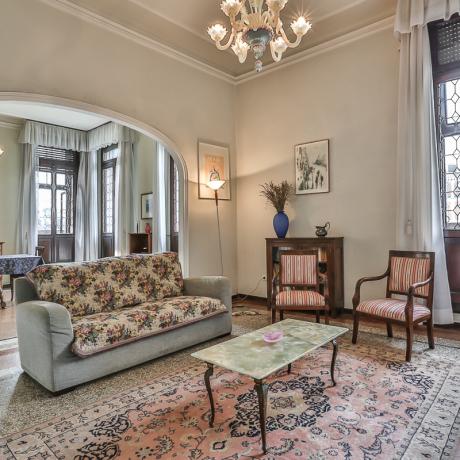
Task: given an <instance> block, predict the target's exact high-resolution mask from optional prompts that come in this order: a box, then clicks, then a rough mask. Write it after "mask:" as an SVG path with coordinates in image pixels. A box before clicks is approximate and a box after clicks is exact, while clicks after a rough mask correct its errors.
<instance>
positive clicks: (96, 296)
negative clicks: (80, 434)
mask: <svg viewBox="0 0 460 460" xmlns="http://www.w3.org/2000/svg"><path fill="white" fill-rule="evenodd" d="M16 301H17V303H18V306H17V328H18V339H19V353H20V358H21V365H22V367H23V369H24V370H25V371H26V372H27V373H28V374H29V375H30V376H32V377H33V378H34V379H35V380H37V381H38V382H39V383H41V384H42V385H43V386H44V387H46V388H47V389H49V390H50V391H53V392H56V391H61V390H63V389H66V388H69V387H72V386H75V385H78V384H80V383H83V382H87V381H90V380H93V379H95V378H98V377H101V376H103V375H107V374H110V373H112V372H116V371H119V370H121V369H125V368H127V367H131V366H134V365H136V364H139V363H142V362H145V361H148V360H151V359H153V358H156V357H159V356H162V355H164V354H167V353H171V352H173V351H177V350H179V349H181V348H184V347H187V346H190V345H194V344H196V343H199V342H203V341H205V340H209V339H211V338H214V337H218V336H222V335H225V334H229V333H230V332H231V288H230V282H229V280H228V279H227V278H223V277H203V278H194V279H185V280H184V279H183V278H182V271H181V267H180V263H179V261H178V258H177V255H176V254H174V253H163V254H154V255H132V256H126V257H114V258H108V259H101V260H98V261H95V262H85V263H75V264H51V265H42V266H40V267H37V268H35V269H34V270H32V271H31V272H29V273H28V274H27V278H22V279H19V280H17V281H16Z"/></svg>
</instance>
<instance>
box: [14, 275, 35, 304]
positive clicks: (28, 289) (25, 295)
mask: <svg viewBox="0 0 460 460" xmlns="http://www.w3.org/2000/svg"><path fill="white" fill-rule="evenodd" d="M14 298H15V300H16V304H20V303H24V302H28V301H29V300H38V296H37V292H36V291H35V286H34V284H33V283H32V282H31V281H29V280H28V279H27V278H25V277H24V278H17V279H15V280H14Z"/></svg>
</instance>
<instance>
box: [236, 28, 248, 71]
mask: <svg viewBox="0 0 460 460" xmlns="http://www.w3.org/2000/svg"><path fill="white" fill-rule="evenodd" d="M249 48H250V47H249V45H248V44H247V43H246V42H245V41H244V40H243V38H242V35H241V33H239V34H238V35H237V37H236V40H235V43H234V44H233V45H232V50H233V52H234V53H235V54H236V55H237V56H238V60H239V61H240V63H241V64H242V63H243V62H244V61H246V57H247V55H248V50H249Z"/></svg>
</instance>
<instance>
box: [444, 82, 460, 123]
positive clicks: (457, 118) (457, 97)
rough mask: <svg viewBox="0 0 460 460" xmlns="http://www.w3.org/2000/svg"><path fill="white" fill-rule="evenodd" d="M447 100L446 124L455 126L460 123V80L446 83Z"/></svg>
mask: <svg viewBox="0 0 460 460" xmlns="http://www.w3.org/2000/svg"><path fill="white" fill-rule="evenodd" d="M444 87H445V94H446V96H445V98H446V118H447V119H446V122H447V124H454V123H458V122H460V80H451V81H447V82H446V83H444Z"/></svg>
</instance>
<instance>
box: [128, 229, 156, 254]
mask: <svg viewBox="0 0 460 460" xmlns="http://www.w3.org/2000/svg"><path fill="white" fill-rule="evenodd" d="M129 253H130V254H151V253H152V234H151V233H130V234H129Z"/></svg>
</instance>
